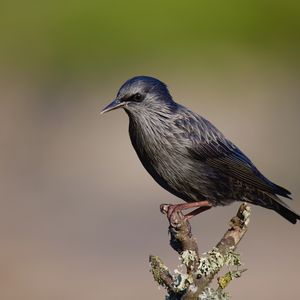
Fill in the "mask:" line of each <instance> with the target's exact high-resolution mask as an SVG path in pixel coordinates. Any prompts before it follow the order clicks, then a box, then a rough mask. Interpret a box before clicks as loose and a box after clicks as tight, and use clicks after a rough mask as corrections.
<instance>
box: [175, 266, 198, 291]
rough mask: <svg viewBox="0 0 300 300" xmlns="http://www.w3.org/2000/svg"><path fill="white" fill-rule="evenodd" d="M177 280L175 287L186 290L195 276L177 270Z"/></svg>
mask: <svg viewBox="0 0 300 300" xmlns="http://www.w3.org/2000/svg"><path fill="white" fill-rule="evenodd" d="M174 277H175V280H174V285H173V286H174V288H175V289H176V291H179V292H181V291H184V290H185V289H187V288H188V287H189V286H190V285H191V284H192V283H193V278H192V277H191V276H190V275H188V274H182V273H180V272H178V271H177V272H175V276H174Z"/></svg>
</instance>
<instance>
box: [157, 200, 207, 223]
mask: <svg viewBox="0 0 300 300" xmlns="http://www.w3.org/2000/svg"><path fill="white" fill-rule="evenodd" d="M211 207H212V205H211V204H210V203H209V202H208V201H199V202H191V203H182V204H175V205H174V204H161V205H160V211H161V213H163V214H165V215H167V217H168V220H169V221H170V222H172V223H174V221H175V222H176V220H177V221H179V220H189V219H191V218H192V217H194V216H196V215H198V214H199V213H201V212H203V211H206V210H208V209H210V208H211ZM190 208H196V209H195V210H193V211H191V212H189V213H187V214H186V215H184V214H183V213H182V211H183V210H187V209H190Z"/></svg>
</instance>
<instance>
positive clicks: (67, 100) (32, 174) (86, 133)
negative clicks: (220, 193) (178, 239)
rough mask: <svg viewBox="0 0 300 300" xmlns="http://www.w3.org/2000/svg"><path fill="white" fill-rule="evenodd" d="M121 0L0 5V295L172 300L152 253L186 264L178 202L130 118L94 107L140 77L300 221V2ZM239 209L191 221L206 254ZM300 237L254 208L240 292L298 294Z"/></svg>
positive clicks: (36, 299) (8, 299)
mask: <svg viewBox="0 0 300 300" xmlns="http://www.w3.org/2000/svg"><path fill="white" fill-rule="evenodd" d="M121 3H123V2H116V3H115V5H112V4H109V3H106V1H100V2H99V3H98V2H97V3H96V2H95V1H91V0H89V1H87V3H85V4H83V3H80V2H78V1H74V2H73V3H72V5H71V4H70V5H69V4H62V3H61V1H60V2H59V1H53V2H47V1H46V2H45V3H44V4H43V5H41V4H36V3H34V2H33V1H29V2H26V5H25V2H21V1H15V2H7V3H5V5H3V7H2V8H1V13H0V17H1V18H0V19H1V21H0V22H1V24H0V25H1V26H0V28H1V30H0V31H1V32H0V33H1V40H2V41H1V45H0V54H1V55H0V62H1V72H0V101H1V103H0V104H1V107H0V145H1V148H0V149H1V150H0V299H5V300H17V299H22V300H48V299H49V300H50V299H51V300H52V299H58V300H59V299H62V300H81V299H84V300H96V299H97V300H99V299H145V300H147V299H149V300H150V299H163V296H164V291H163V290H159V289H158V287H157V285H156V284H155V283H154V282H153V279H152V276H151V273H150V272H149V265H148V255H149V254H157V255H160V256H161V257H162V258H163V259H164V261H165V262H166V263H167V264H168V265H169V266H171V268H172V269H175V268H176V267H177V266H178V263H179V262H178V258H177V256H176V254H175V253H174V252H173V251H172V250H171V248H170V247H169V246H168V234H167V222H166V219H165V217H164V216H162V215H161V214H160V212H159V204H160V203H168V202H170V203H178V202H180V201H181V200H180V199H176V198H175V197H174V196H172V195H170V194H169V193H167V192H166V191H164V190H163V189H162V188H160V187H159V186H158V185H157V184H156V183H155V182H154V181H153V180H152V178H151V177H150V176H149V175H148V174H147V173H146V171H145V170H144V169H143V167H142V165H141V163H140V162H139V161H138V158H137V156H136V154H135V153H134V150H133V148H132V146H131V144H130V141H129V137H128V133H127V131H128V120H127V116H126V114H125V113H124V112H123V111H121V110H119V111H115V112H111V113H109V114H106V115H103V116H100V114H99V112H100V110H101V109H102V108H103V106H104V105H105V104H107V103H108V102H109V101H111V100H112V99H113V98H114V96H115V94H116V92H117V90H118V88H119V86H120V85H121V84H122V83H123V82H124V81H125V80H126V79H128V78H130V77H132V76H134V75H151V76H155V77H158V78H160V79H161V80H163V81H164V82H166V83H167V84H168V85H169V87H170V90H171V93H172V95H173V96H174V99H175V100H176V101H178V102H180V103H182V104H184V105H186V106H188V107H190V108H191V109H193V110H194V111H196V112H198V113H200V114H201V115H203V116H205V117H206V118H208V119H209V120H210V121H212V122H213V123H214V124H215V125H216V126H217V127H218V128H219V129H221V131H222V132H223V133H224V134H225V135H226V136H227V137H228V138H230V139H231V140H232V141H233V142H234V143H235V144H237V145H238V146H239V147H240V148H241V149H242V150H243V151H244V152H245V153H246V154H247V155H248V156H249V157H250V158H251V159H252V160H253V162H254V163H255V164H256V165H257V167H258V168H259V169H260V170H261V171H262V172H263V173H264V174H265V175H266V176H267V177H268V178H270V179H271V180H273V181H274V182H276V183H278V184H280V185H282V186H284V187H286V188H288V189H289V190H291V191H292V193H293V197H294V201H289V200H287V201H286V202H287V203H288V204H290V206H291V207H292V208H293V209H294V210H296V211H297V212H298V213H300V185H299V178H300V171H299V165H300V159H299V153H300V140H299V129H300V126H299V125H300V118H299V113H300V101H299V99H300V90H299V82H300V76H299V60H298V58H299V51H298V50H299V40H300V39H299V38H298V36H299V20H300V18H299V17H298V15H297V12H298V11H299V9H298V6H297V5H294V4H292V2H291V1H281V2H280V1H278V2H277V1H274V3H273V4H272V6H270V5H269V4H267V2H264V1H252V4H248V5H246V7H245V8H244V7H241V6H240V5H239V4H238V3H235V4H234V3H232V4H231V5H228V4H220V6H218V7H215V6H210V5H208V4H205V5H204V4H203V2H201V1H199V2H198V1H197V3H198V4H195V3H194V4H191V5H190V6H188V7H187V6H182V7H181V6H179V5H178V6H176V5H174V6H172V5H171V4H170V3H168V4H163V5H162V7H160V9H158V6H157V5H160V4H159V2H156V1H154V3H155V5H154V4H152V5H153V6H152V5H151V6H150V4H147V5H146V4H143V5H142V6H141V7H138V8H137V7H136V5H137V4H136V3H137V2H135V1H130V2H128V3H127V2H126V3H127V4H126V5H125V4H124V6H122V4H121ZM124 3H125V2H124ZM293 3H295V2H293ZM14 5H16V6H14ZM297 49H298V50H297ZM237 208H238V204H234V205H231V206H229V207H225V208H216V209H212V210H210V211H208V212H206V213H204V214H203V215H200V216H199V217H197V218H195V219H193V220H192V226H193V232H194V235H195V236H196V237H197V239H198V242H199V246H200V250H201V251H202V252H205V251H207V250H209V249H210V248H211V247H212V246H213V245H215V243H216V242H217V241H218V239H219V238H220V236H221V235H222V234H223V231H224V230H225V228H226V224H227V222H228V220H229V219H230V217H231V216H233V215H234V214H235V212H236V210H237ZM299 233H300V225H299V224H297V225H291V224H289V223H288V222H287V221H285V220H284V219H283V218H281V217H280V216H279V215H277V214H275V213H273V212H271V211H268V210H266V209H262V208H259V207H253V213H252V216H251V225H250V229H249V232H248V233H247V235H246V236H245V238H244V239H243V241H242V242H241V244H240V247H239V252H240V253H241V255H242V261H243V262H244V263H245V267H246V268H248V271H247V272H246V273H244V274H243V276H242V278H241V279H238V280H236V281H234V282H232V283H231V284H230V286H229V288H228V291H229V292H230V293H231V295H232V299H243V300H250V299H265V300H271V299H272V300H275V299H297V298H298V297H299V296H298V295H299V292H298V290H299V289H298V284H299V275H300V260H299V246H300V234H299Z"/></svg>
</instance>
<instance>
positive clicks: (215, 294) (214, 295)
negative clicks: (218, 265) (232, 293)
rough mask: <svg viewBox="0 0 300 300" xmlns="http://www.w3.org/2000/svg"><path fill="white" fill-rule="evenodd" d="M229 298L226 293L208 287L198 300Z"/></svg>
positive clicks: (227, 299)
mask: <svg viewBox="0 0 300 300" xmlns="http://www.w3.org/2000/svg"><path fill="white" fill-rule="evenodd" d="M229 298H230V297H229V295H228V293H225V292H224V291H222V290H214V289H213V288H210V287H208V288H206V289H205V290H204V291H203V292H202V294H201V295H200V296H199V300H229Z"/></svg>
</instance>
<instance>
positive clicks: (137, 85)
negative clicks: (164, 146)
mask: <svg viewBox="0 0 300 300" xmlns="http://www.w3.org/2000/svg"><path fill="white" fill-rule="evenodd" d="M174 105H175V102H174V101H173V100H172V97H171V95H170V93H169V91H168V88H167V86H166V85H165V84H164V83H163V82H161V81H159V80H158V79H156V78H153V77H148V76H137V77H133V78H131V79H129V80H127V81H126V82H125V83H124V84H123V85H122V86H121V88H120V90H119V92H118V94H117V97H116V99H115V100H113V101H112V102H111V103H110V104H108V105H107V106H106V107H105V108H104V109H103V110H102V111H101V113H105V112H108V111H111V110H113V109H117V108H120V107H123V108H124V109H125V110H126V111H127V112H129V113H132V114H136V113H140V112H141V111H144V110H146V111H156V110H157V111H160V110H162V109H165V108H171V107H172V106H174Z"/></svg>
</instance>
